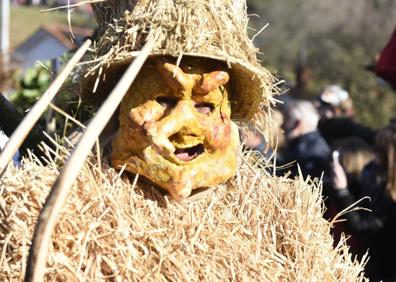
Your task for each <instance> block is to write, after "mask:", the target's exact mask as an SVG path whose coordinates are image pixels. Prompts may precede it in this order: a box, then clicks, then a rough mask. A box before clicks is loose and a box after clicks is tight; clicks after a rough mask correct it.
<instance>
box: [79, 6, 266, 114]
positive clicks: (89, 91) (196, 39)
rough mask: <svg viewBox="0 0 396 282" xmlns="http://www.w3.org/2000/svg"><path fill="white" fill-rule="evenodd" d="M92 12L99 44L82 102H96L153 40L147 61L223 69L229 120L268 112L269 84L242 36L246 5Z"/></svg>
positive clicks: (117, 8)
mask: <svg viewBox="0 0 396 282" xmlns="http://www.w3.org/2000/svg"><path fill="white" fill-rule="evenodd" d="M92 6H93V10H94V14H95V17H96V20H97V22H98V25H99V39H98V41H97V44H96V47H95V58H94V60H93V63H91V64H89V67H88V71H87V73H86V74H85V76H84V77H85V78H84V79H83V81H82V84H81V85H82V91H81V92H82V97H83V100H86V101H87V100H90V101H100V100H101V98H102V97H104V96H105V93H108V92H109V90H110V89H111V88H112V87H114V84H115V83H116V82H117V80H118V77H119V76H120V74H121V72H122V70H123V68H125V67H126V65H127V64H128V63H129V62H130V61H131V60H133V58H134V57H135V56H136V55H137V52H136V51H139V50H140V49H141V48H142V46H143V45H144V42H145V41H146V39H147V36H152V37H153V38H154V42H155V47H154V49H153V51H152V56H155V55H168V56H173V57H175V61H176V58H177V59H178V60H177V62H180V60H181V59H182V56H196V57H203V58H210V59H215V60H220V61H223V62H226V63H227V64H228V66H229V67H230V74H231V77H232V80H231V81H232V82H233V85H232V93H231V97H230V100H231V107H232V118H233V119H234V120H242V121H245V120H249V119H251V118H252V117H253V116H254V114H255V113H256V112H257V111H258V109H259V107H260V104H261V105H263V104H265V108H266V109H267V108H268V107H269V106H268V105H269V104H270V102H271V101H272V99H271V98H272V95H273V94H272V92H273V91H272V84H273V82H274V79H273V77H272V76H271V74H270V73H269V72H268V71H267V70H266V69H265V68H263V67H262V66H261V65H260V63H259V61H258V60H257V58H256V54H257V52H258V50H257V49H256V48H255V47H254V46H253V44H252V41H251V40H250V39H249V37H248V36H247V33H246V27H247V21H248V18H247V14H246V2H245V0H201V1H193V0H140V1H139V0H129V1H128V0H108V1H105V2H99V3H94V4H92ZM99 95H101V96H99ZM98 96H99V98H98Z"/></svg>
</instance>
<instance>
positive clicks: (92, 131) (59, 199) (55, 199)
mask: <svg viewBox="0 0 396 282" xmlns="http://www.w3.org/2000/svg"><path fill="white" fill-rule="evenodd" d="M153 46H154V44H153V41H152V40H149V41H148V42H147V43H146V45H145V46H144V47H143V49H142V51H141V52H140V54H139V55H138V56H137V58H136V59H135V60H134V61H133V63H132V64H131V65H130V66H129V67H128V69H127V70H126V72H125V73H124V75H123V76H122V78H121V79H120V81H119V82H118V84H117V86H116V87H115V88H114V89H113V91H112V92H111V93H110V95H109V96H108V98H107V99H106V101H105V102H104V103H103V105H102V106H101V108H100V109H99V111H98V112H97V114H96V115H95V117H94V118H93V119H92V121H91V122H90V123H89V125H88V127H87V129H86V131H85V133H84V135H83V136H82V137H81V140H80V142H79V143H78V145H77V147H76V148H75V149H74V151H73V153H72V155H71V156H70V158H69V159H68V160H67V162H66V164H65V166H64V167H63V169H62V171H61V173H60V174H59V176H58V178H57V179H56V181H55V183H54V185H53V186H52V189H51V192H50V194H49V196H48V198H47V200H46V201H45V204H44V206H43V208H42V210H41V212H40V215H39V218H38V220H37V225H36V229H35V232H34V236H33V240H32V245H31V248H30V253H29V257H28V263H27V269H26V273H25V280H24V281H25V282H30V281H32V282H39V281H40V282H41V281H44V280H43V278H44V273H45V266H46V261H47V253H48V245H49V243H50V242H51V234H52V231H53V229H54V227H55V223H56V219H57V217H58V214H59V213H60V211H61V209H62V206H63V203H64V201H65V200H66V198H67V195H68V193H69V191H70V189H71V187H72V185H73V183H74V181H75V179H76V178H77V176H78V174H79V172H80V170H81V168H82V166H83V164H84V162H85V159H86V158H87V157H88V155H89V153H90V151H91V149H92V147H93V146H94V144H95V141H96V139H97V138H98V136H99V134H100V133H101V132H102V130H103V128H104V127H105V125H106V123H107V122H108V121H109V119H110V118H111V116H112V115H113V113H114V112H115V111H116V109H117V107H118V106H119V104H120V103H121V100H122V99H123V97H124V96H125V93H126V92H127V91H128V89H129V87H130V86H131V84H132V82H133V81H134V80H135V77H136V76H137V74H138V73H139V71H140V69H141V68H142V66H143V64H144V62H145V61H146V59H147V57H148V55H149V54H150V52H151V50H152V48H153Z"/></svg>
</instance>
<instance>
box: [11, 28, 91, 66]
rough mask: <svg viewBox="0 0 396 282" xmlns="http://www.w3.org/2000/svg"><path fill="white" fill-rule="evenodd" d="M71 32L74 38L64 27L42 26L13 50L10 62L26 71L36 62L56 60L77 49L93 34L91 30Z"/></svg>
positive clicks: (81, 29)
mask: <svg viewBox="0 0 396 282" xmlns="http://www.w3.org/2000/svg"><path fill="white" fill-rule="evenodd" d="M72 30H73V35H74V38H72V34H71V32H70V28H69V27H68V26H66V25H59V24H52V25H45V26H42V27H40V28H39V29H38V30H37V31H36V32H35V33H33V34H32V35H31V36H30V37H29V38H28V39H26V40H25V41H24V42H22V43H21V44H20V45H19V46H18V47H17V48H16V49H15V51H14V52H13V54H12V60H13V61H14V62H16V64H17V65H19V66H20V67H21V68H23V69H26V68H28V67H31V66H33V65H34V64H36V62H37V61H46V60H51V59H54V58H58V57H60V56H61V55H62V54H64V53H66V52H67V51H70V50H72V49H75V48H77V47H78V46H80V45H81V44H82V42H83V41H84V39H85V38H86V37H89V36H91V35H92V33H93V30H92V29H87V28H80V27H73V29H72Z"/></svg>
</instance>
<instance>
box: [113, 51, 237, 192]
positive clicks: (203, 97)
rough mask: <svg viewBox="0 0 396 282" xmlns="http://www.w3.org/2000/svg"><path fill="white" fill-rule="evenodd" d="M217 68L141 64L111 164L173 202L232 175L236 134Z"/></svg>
mask: <svg viewBox="0 0 396 282" xmlns="http://www.w3.org/2000/svg"><path fill="white" fill-rule="evenodd" d="M229 79H230V78H229V75H228V73H227V72H226V70H225V67H224V66H223V65H222V64H219V63H217V62H215V61H212V60H206V59H199V58H192V57H187V58H183V60H182V62H181V64H180V66H179V67H178V66H176V64H175V62H174V60H172V59H169V58H164V57H162V58H153V59H151V60H150V61H149V62H147V63H146V64H145V66H144V67H143V69H142V70H141V72H140V74H139V76H138V77H137V79H136V81H135V82H134V84H133V85H132V87H131V88H130V89H129V91H128V93H127V95H126V97H125V98H124V100H123V102H122V103H121V106H120V116H119V121H120V128H119V130H118V132H117V134H116V137H115V138H114V140H113V142H112V163H113V165H114V166H116V167H118V168H120V167H122V166H123V165H126V169H127V170H128V171H130V172H133V173H139V174H141V175H143V176H145V177H146V178H148V179H150V180H151V181H153V182H154V183H156V184H158V185H159V186H161V187H163V188H165V189H166V190H168V191H169V193H170V194H171V195H172V196H173V197H174V198H176V199H182V198H185V197H187V196H189V195H190V193H191V191H192V189H195V188H200V187H207V186H211V185H216V184H219V183H221V182H224V181H226V180H227V179H229V178H230V177H231V176H233V175H234V174H235V172H236V165H237V162H236V154H237V147H238V145H239V139H238V130H237V127H236V125H235V124H234V123H233V122H232V121H231V120H230V116H231V111H230V105H229V101H228V82H229Z"/></svg>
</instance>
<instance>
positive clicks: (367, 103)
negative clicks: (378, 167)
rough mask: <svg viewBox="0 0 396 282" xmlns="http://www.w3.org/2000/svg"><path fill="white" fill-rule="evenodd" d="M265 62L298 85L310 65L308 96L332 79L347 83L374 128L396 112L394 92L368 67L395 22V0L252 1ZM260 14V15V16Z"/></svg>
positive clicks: (290, 83)
mask: <svg viewBox="0 0 396 282" xmlns="http://www.w3.org/2000/svg"><path fill="white" fill-rule="evenodd" d="M247 2H248V9H249V13H250V14H251V15H252V16H251V26H253V27H254V30H253V29H252V30H251V33H252V35H253V34H255V33H256V32H257V31H258V30H260V29H261V27H263V26H265V24H267V23H269V26H268V27H267V28H266V29H265V30H264V31H263V32H262V33H261V34H260V35H259V36H257V37H256V38H255V41H254V42H255V44H256V46H258V47H260V50H261V51H262V55H261V59H262V61H263V63H264V64H265V65H266V66H267V67H268V68H269V69H270V70H271V71H273V72H274V73H276V74H277V75H278V76H280V77H281V78H283V79H285V80H286V81H287V83H286V84H285V87H289V88H290V87H293V85H294V70H295V67H296V66H297V65H298V64H299V65H304V66H307V67H309V68H310V69H311V71H312V75H313V79H312V81H311V83H310V84H309V87H308V96H314V95H317V94H319V93H320V91H321V89H323V88H324V86H326V85H328V84H340V85H341V86H342V87H344V88H346V89H347V90H348V91H349V92H350V94H351V96H352V98H353V100H354V104H355V109H356V119H357V120H359V121H361V122H363V123H365V124H367V125H370V126H372V127H380V126H383V125H384V124H386V123H387V122H388V120H389V118H391V117H392V116H393V115H394V114H395V113H396V103H395V101H396V95H395V92H394V91H393V90H392V89H391V88H390V87H389V86H388V85H386V83H384V82H383V81H381V80H380V79H378V78H377V77H376V76H375V74H374V73H373V72H372V71H369V70H367V69H366V67H367V66H368V65H372V64H374V60H375V57H376V55H377V54H379V53H380V52H381V51H382V49H383V48H384V46H385V44H386V43H387V41H388V40H389V38H390V36H391V34H392V31H393V29H394V28H395V27H396V0H353V1H351V0H349V1H341V0H326V1H320V0H304V1H297V0H248V1H247ZM255 15H260V17H258V16H255Z"/></svg>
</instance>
